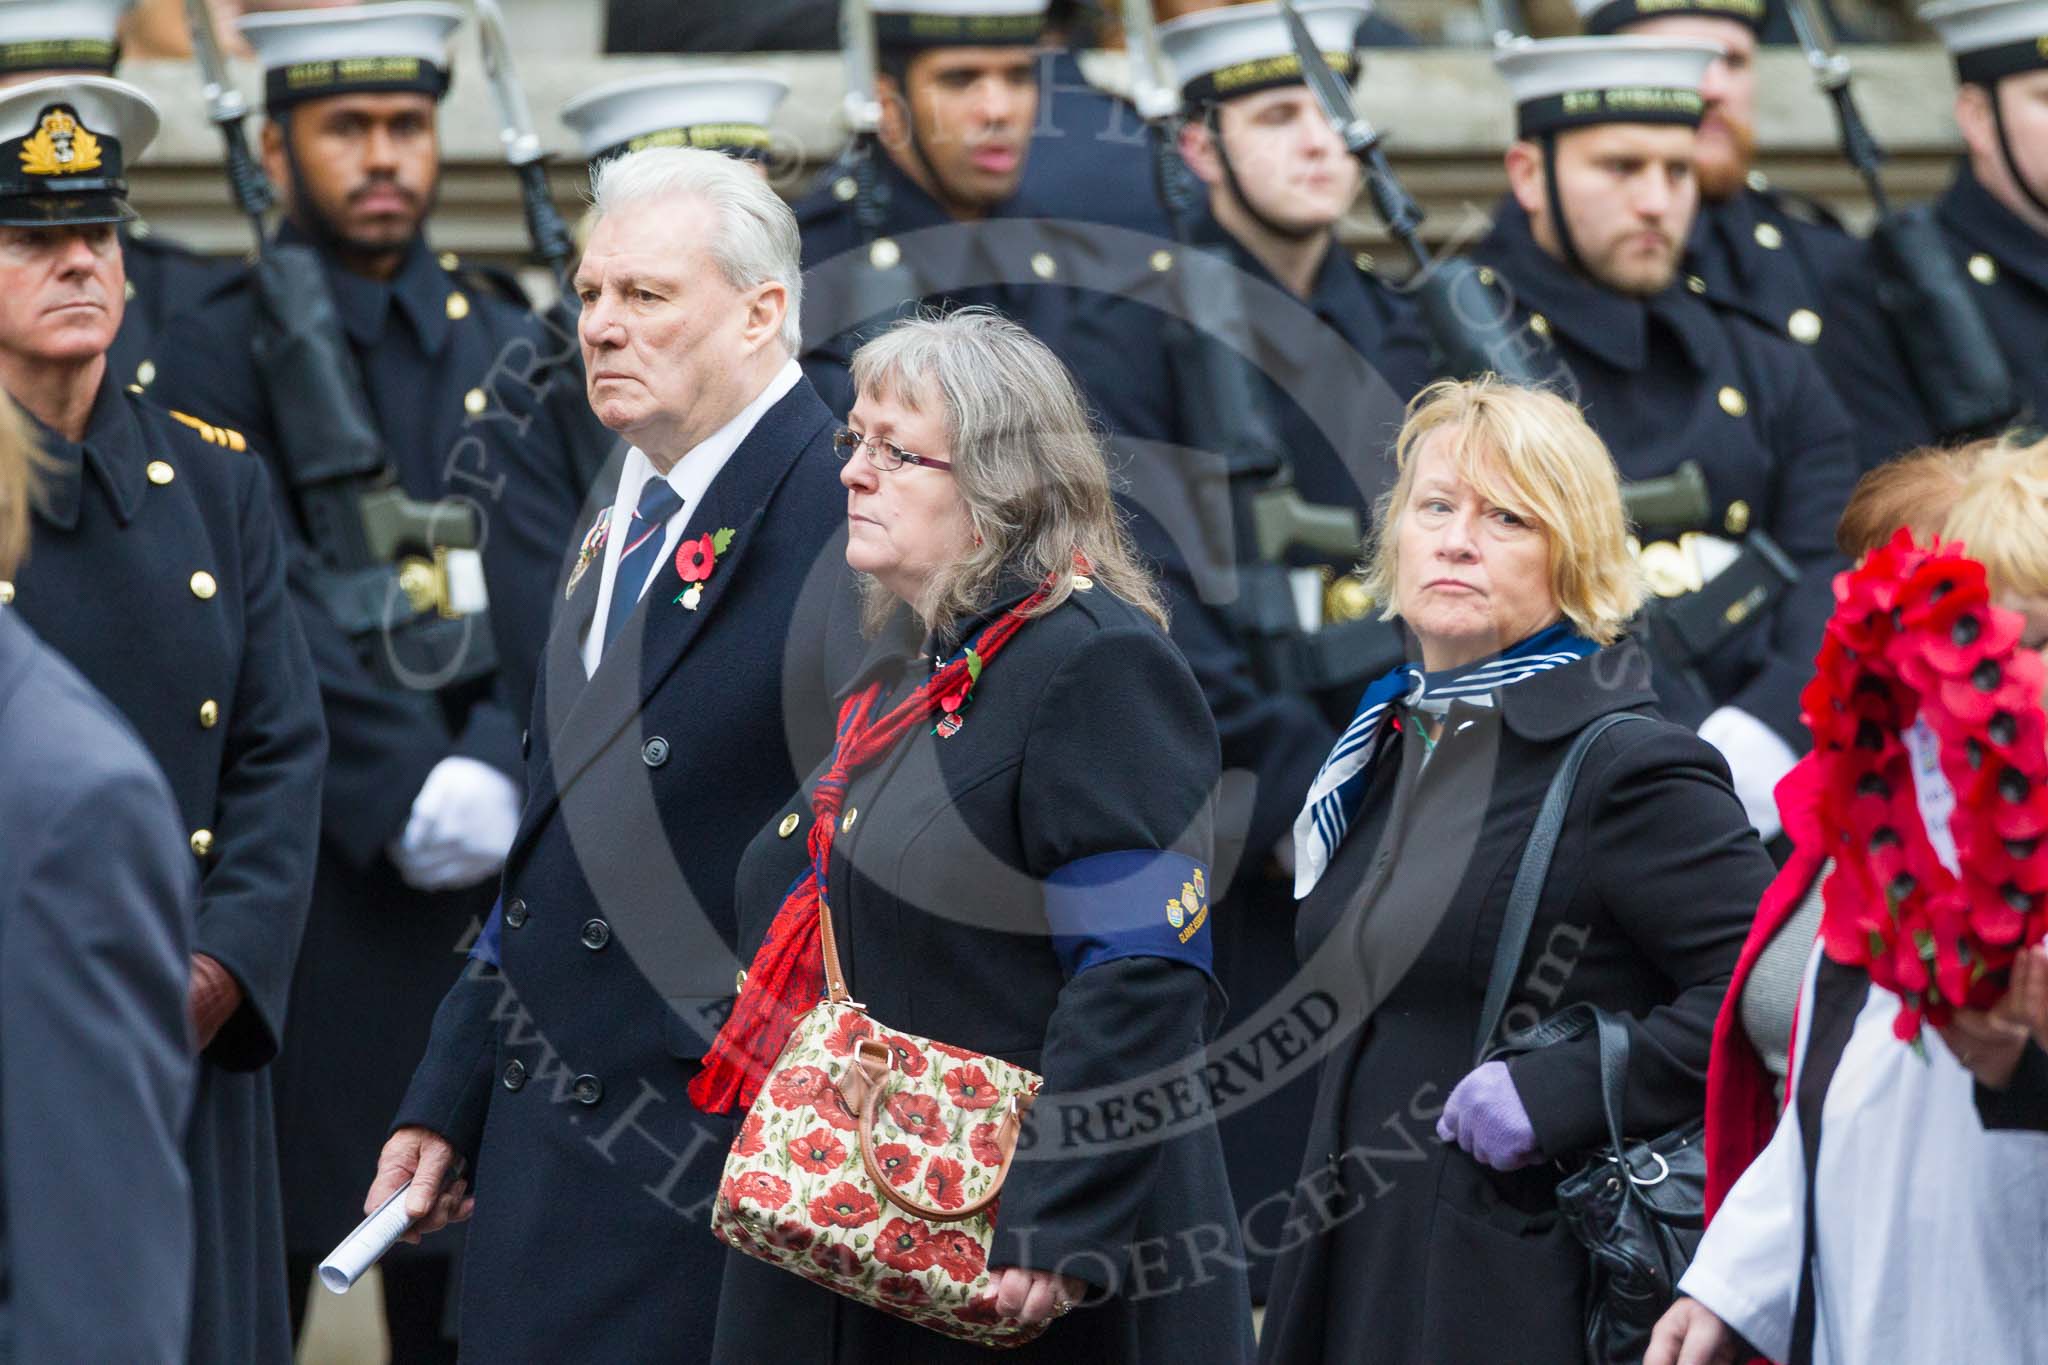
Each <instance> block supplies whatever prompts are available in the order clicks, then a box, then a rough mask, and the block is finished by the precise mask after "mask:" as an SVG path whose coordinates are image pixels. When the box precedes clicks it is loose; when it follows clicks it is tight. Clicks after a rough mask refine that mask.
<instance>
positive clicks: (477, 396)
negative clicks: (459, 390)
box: [462, 389, 491, 417]
mask: <svg viewBox="0 0 2048 1365" xmlns="http://www.w3.org/2000/svg"><path fill="white" fill-rule="evenodd" d="M490 401H491V400H490V399H488V398H486V397H484V391H483V390H482V389H471V390H470V391H469V392H468V393H465V394H464V395H462V410H463V411H464V412H466V413H468V414H469V415H470V416H472V417H475V416H476V415H477V414H479V413H481V412H482V411H483V410H484V409H485V408H486V407H488V406H489V405H490Z"/></svg>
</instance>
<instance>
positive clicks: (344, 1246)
mask: <svg viewBox="0 0 2048 1365" xmlns="http://www.w3.org/2000/svg"><path fill="white" fill-rule="evenodd" d="M411 1188H412V1182H411V1181H409V1180H408V1181H407V1182H406V1183H405V1184H404V1185H403V1186H402V1187H401V1188H400V1189H399V1191H398V1193H397V1194H394V1195H392V1196H391V1197H390V1198H389V1199H387V1200H385V1201H384V1202H383V1203H381V1204H379V1205H378V1206H377V1211H376V1212H375V1213H373V1214H371V1215H370V1216H369V1217H368V1218H365V1219H364V1220H363V1221H362V1222H360V1223H358V1224H356V1230H355V1231H354V1232H351V1233H350V1234H349V1235H348V1236H346V1237H344V1238H342V1239H341V1245H339V1246H337V1247H335V1248H334V1250H333V1251H331V1252H329V1253H328V1256H327V1259H326V1260H324V1261H322V1262H321V1263H320V1283H322V1284H324V1285H326V1286H327V1287H328V1289H330V1290H331V1291H333V1292H334V1293H336V1294H346V1293H348V1291H349V1290H350V1289H352V1288H354V1287H355V1282H356V1281H357V1280H360V1279H361V1278H362V1277H363V1272H364V1271H366V1270H368V1269H369V1268H370V1267H371V1266H373V1265H375V1264H377V1261H378V1259H379V1258H380V1257H382V1256H383V1255H384V1253H385V1252H387V1251H389V1250H391V1248H392V1246H393V1245H394V1244H395V1243H396V1242H397V1241H398V1239H399V1238H401V1237H403V1236H405V1233H406V1229H408V1228H410V1227H411V1226H412V1225H413V1223H414V1221H415V1220H414V1219H413V1218H411V1217H409V1216H408V1215H407V1214H406V1211H405V1192H406V1191H407V1190H410V1189H411Z"/></svg>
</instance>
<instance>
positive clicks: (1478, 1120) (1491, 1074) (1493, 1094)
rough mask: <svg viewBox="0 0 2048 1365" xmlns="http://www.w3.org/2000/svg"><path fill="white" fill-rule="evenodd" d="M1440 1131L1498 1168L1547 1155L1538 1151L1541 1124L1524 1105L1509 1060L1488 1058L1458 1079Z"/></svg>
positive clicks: (1526, 1163)
mask: <svg viewBox="0 0 2048 1365" xmlns="http://www.w3.org/2000/svg"><path fill="white" fill-rule="evenodd" d="M1436 1135H1437V1136H1438V1137H1439V1138H1441V1139H1442V1140H1444V1141H1445V1142H1455V1143H1457V1144H1458V1145H1459V1146H1460V1147H1463V1148H1464V1149H1465V1150H1466V1151H1467V1152H1470V1153H1471V1154H1472V1159H1473V1160H1475V1161H1477V1162H1478V1163H1479V1164H1480V1165H1482V1166H1491V1167H1492V1168H1493V1169H1494V1170H1496V1171H1512V1170H1516V1169H1518V1168H1519V1167H1522V1166H1532V1165H1534V1164H1535V1163H1536V1162H1538V1161H1541V1160H1542V1159H1543V1154H1542V1153H1541V1152H1539V1151H1537V1150H1536V1129H1535V1128H1534V1126H1533V1125H1531V1124H1530V1122H1529V1111H1528V1110H1527V1109H1525V1108H1523V1107H1522V1097H1521V1095H1520V1094H1519V1093H1517V1092H1516V1090H1515V1082H1514V1078H1513V1077H1512V1076H1510V1075H1508V1064H1507V1063H1506V1062H1485V1063H1482V1064H1481V1065H1480V1067H1479V1068H1478V1070H1476V1071H1473V1072H1472V1073H1471V1074H1470V1075H1468V1076H1466V1077H1465V1079H1464V1080H1462V1081H1459V1082H1458V1088H1457V1089H1455V1090H1453V1091H1452V1092H1451V1097H1450V1098H1449V1099H1447V1100H1445V1101H1444V1112H1443V1115H1442V1117H1440V1118H1438V1119H1437V1121H1436Z"/></svg>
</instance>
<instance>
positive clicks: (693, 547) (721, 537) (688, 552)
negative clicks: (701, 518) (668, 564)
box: [676, 526, 738, 611]
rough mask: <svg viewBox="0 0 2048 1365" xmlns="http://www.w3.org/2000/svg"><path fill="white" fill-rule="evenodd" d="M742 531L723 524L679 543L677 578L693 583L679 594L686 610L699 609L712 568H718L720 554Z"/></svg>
mask: <svg viewBox="0 0 2048 1365" xmlns="http://www.w3.org/2000/svg"><path fill="white" fill-rule="evenodd" d="M736 534H738V533H737V532H735V531H734V530H733V529H732V527H730V526H721V527H719V528H718V529H717V530H716V531H712V532H708V533H707V534H705V535H701V536H698V537H697V538H696V539H695V540H685V541H684V542H683V543H682V544H680V545H678V546H676V577H677V578H680V579H682V580H683V582H685V583H688V584H689V585H690V586H689V587H687V588H684V589H683V590H682V591H681V592H679V593H677V594H676V601H678V602H680V603H681V604H682V605H683V608H684V610H686V611H695V610H697V604H698V603H699V602H702V601H703V600H704V585H705V584H706V583H708V582H710V581H711V571H712V570H713V569H716V568H717V567H718V557H719V556H720V555H722V554H724V553H725V552H726V550H727V549H729V548H730V547H731V545H732V538H733V536H734V535H736Z"/></svg>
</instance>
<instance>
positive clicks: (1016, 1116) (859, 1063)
mask: <svg viewBox="0 0 2048 1365" xmlns="http://www.w3.org/2000/svg"><path fill="white" fill-rule="evenodd" d="M895 1066H896V1054H895V1053H894V1052H893V1051H892V1050H891V1049H890V1048H889V1047H888V1046H887V1045H885V1044H883V1043H879V1042H877V1041H875V1040H874V1039H873V1038H863V1039H861V1040H860V1042H858V1043H857V1044H855V1045H854V1054H853V1064H852V1065H851V1066H849V1067H847V1068H846V1074H845V1075H844V1076H843V1077H841V1078H840V1081H839V1094H840V1098H841V1099H843V1100H845V1101H846V1106H847V1108H848V1109H850V1110H852V1111H853V1113H854V1114H855V1115H856V1119H855V1128H854V1131H855V1134H856V1136H857V1137H858V1139H859V1145H860V1164H861V1166H862V1168H863V1169H865V1170H866V1171H867V1173H868V1179H869V1180H872V1181H874V1182H875V1188H876V1189H877V1190H879V1191H881V1194H882V1197H883V1198H884V1199H886V1200H888V1201H889V1202H890V1203H891V1204H894V1205H895V1206H896V1207H897V1208H899V1209H902V1210H903V1211H904V1212H905V1213H907V1214H909V1215H910V1216H911V1217H913V1218H922V1219H924V1220H925V1221H926V1222H930V1223H959V1222H964V1221H965V1220H967V1219H969V1218H972V1217H974V1215H976V1214H978V1213H984V1212H986V1211H987V1210H988V1208H989V1206H990V1205H991V1204H993V1203H995V1202H996V1199H997V1197H998V1196H1000V1195H1001V1194H1002V1192H1003V1184H1004V1182H1006V1181H1007V1180H1009V1178H1010V1172H1011V1171H1013V1170H1015V1169H1016V1165H1017V1163H1016V1161H1015V1159H1014V1158H1015V1157H1016V1153H1017V1136H1018V1134H1019V1133H1020V1132H1021V1131H1022V1129H1023V1127H1024V1115H1025V1114H1026V1113H1028V1112H1029V1111H1030V1108H1031V1101H1032V1098H1033V1097H1032V1096H1029V1095H1020V1096H1018V1097H1017V1098H1016V1099H1014V1100H1013V1101H1012V1102H1011V1104H1010V1109H1009V1112H1008V1113H1006V1114H1004V1115H1003V1119H1002V1122H1001V1123H1000V1124H999V1125H998V1126H997V1128H996V1153H997V1156H998V1159H999V1160H998V1169H997V1171H996V1178H995V1180H994V1182H993V1183H991V1184H990V1185H989V1187H988V1189H986V1190H984V1191H983V1192H982V1193H981V1194H980V1195H978V1196H977V1197H975V1198H973V1199H970V1200H968V1201H967V1202H966V1203H964V1204H962V1205H961V1206H960V1207H959V1208H957V1209H942V1208H939V1207H937V1206H936V1205H932V1204H927V1203H925V1202H924V1201H922V1200H920V1199H918V1198H917V1197H916V1196H915V1195H912V1194H906V1193H905V1192H903V1191H902V1190H900V1189H898V1188H897V1187H896V1184H895V1182H894V1181H891V1180H890V1179H889V1178H888V1177H887V1176H886V1175H885V1174H884V1173H883V1171H882V1163H881V1162H880V1161H879V1160H878V1159H877V1158H876V1156H875V1118H876V1111H877V1110H879V1109H880V1108H881V1106H882V1092H883V1091H884V1090H885V1089H887V1088H888V1087H887V1086H886V1085H885V1084H884V1082H885V1081H886V1080H887V1079H888V1076H889V1073H890V1072H891V1071H892V1070H894V1069H895Z"/></svg>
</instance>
